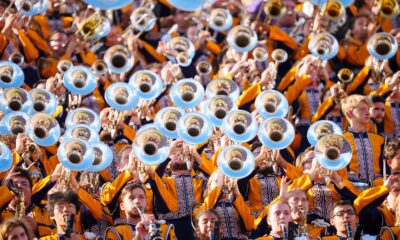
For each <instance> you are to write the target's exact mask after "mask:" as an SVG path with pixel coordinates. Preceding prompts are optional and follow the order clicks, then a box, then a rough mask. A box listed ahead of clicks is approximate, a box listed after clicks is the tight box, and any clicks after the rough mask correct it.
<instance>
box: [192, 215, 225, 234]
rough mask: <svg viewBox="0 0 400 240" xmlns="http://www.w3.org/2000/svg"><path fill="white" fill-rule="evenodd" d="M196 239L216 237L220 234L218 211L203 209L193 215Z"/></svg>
mask: <svg viewBox="0 0 400 240" xmlns="http://www.w3.org/2000/svg"><path fill="white" fill-rule="evenodd" d="M193 224H194V228H195V231H196V237H195V239H196V240H212V239H218V237H219V234H220V227H219V225H220V220H219V216H218V213H217V212H216V211H215V210H214V209H213V208H210V209H205V210H203V211H200V212H199V213H197V214H196V215H195V216H194V221H193Z"/></svg>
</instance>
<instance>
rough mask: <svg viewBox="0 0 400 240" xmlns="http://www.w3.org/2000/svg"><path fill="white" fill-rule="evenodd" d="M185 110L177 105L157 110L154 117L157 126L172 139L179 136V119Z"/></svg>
mask: <svg viewBox="0 0 400 240" xmlns="http://www.w3.org/2000/svg"><path fill="white" fill-rule="evenodd" d="M183 114H184V112H183V111H182V110H181V109H179V108H176V107H166V108H163V109H161V110H160V111H158V112H157V114H156V117H155V119H154V124H155V126H156V128H157V129H158V130H159V131H160V132H161V133H162V134H164V135H165V136H167V137H168V138H171V139H176V138H178V137H179V136H178V132H177V130H178V129H177V128H178V121H179V119H180V117H181V116H182V115H183Z"/></svg>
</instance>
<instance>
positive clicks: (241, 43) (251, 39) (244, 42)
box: [227, 25, 257, 53]
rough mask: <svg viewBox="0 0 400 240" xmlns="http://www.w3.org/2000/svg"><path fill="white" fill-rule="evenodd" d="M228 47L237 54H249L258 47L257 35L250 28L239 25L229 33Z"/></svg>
mask: <svg viewBox="0 0 400 240" xmlns="http://www.w3.org/2000/svg"><path fill="white" fill-rule="evenodd" d="M227 42H228V45H229V46H230V47H231V48H233V50H235V51H236V52H240V53H247V52H249V51H251V50H253V48H255V47H256V45H257V34H256V32H255V31H254V30H252V29H251V28H249V27H246V26H243V25H238V26H236V27H234V28H232V29H231V30H230V31H229V33H228V38H227Z"/></svg>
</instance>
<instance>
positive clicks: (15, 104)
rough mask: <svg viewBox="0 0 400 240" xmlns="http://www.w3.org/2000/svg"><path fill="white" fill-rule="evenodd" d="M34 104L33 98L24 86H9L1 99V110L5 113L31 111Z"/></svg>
mask: <svg viewBox="0 0 400 240" xmlns="http://www.w3.org/2000/svg"><path fill="white" fill-rule="evenodd" d="M31 106H32V98H31V95H29V93H28V92H27V91H26V90H25V89H23V88H17V87H13V88H7V89H6V90H5V91H4V92H3V94H2V95H1V99H0V110H1V111H2V112H3V113H4V114H8V113H10V112H25V113H29V111H30V109H31Z"/></svg>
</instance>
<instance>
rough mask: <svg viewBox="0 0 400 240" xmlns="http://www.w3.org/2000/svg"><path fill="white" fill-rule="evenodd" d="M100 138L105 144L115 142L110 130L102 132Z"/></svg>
mask: <svg viewBox="0 0 400 240" xmlns="http://www.w3.org/2000/svg"><path fill="white" fill-rule="evenodd" d="M99 138H100V141H103V142H109V141H111V140H113V139H112V136H111V132H110V131H108V130H103V131H101V132H100V136H99Z"/></svg>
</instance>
